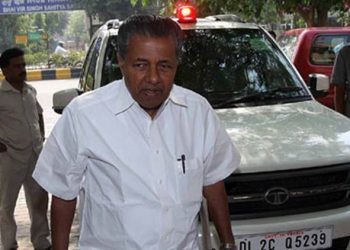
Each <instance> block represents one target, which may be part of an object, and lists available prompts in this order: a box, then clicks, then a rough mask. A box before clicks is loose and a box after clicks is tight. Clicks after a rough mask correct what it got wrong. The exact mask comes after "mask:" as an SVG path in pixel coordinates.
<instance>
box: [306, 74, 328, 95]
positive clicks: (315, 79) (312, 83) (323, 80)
mask: <svg viewBox="0 0 350 250" xmlns="http://www.w3.org/2000/svg"><path fill="white" fill-rule="evenodd" d="M309 89H310V91H311V93H312V95H313V96H314V97H315V98H319V97H325V96H326V95H327V94H328V91H329V78H328V76H326V75H324V74H317V73H313V74H310V75H309Z"/></svg>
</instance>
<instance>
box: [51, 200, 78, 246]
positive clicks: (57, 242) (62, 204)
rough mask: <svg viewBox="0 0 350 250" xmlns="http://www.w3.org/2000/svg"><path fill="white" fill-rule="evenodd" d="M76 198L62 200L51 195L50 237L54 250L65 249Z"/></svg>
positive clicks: (67, 244)
mask: <svg viewBox="0 0 350 250" xmlns="http://www.w3.org/2000/svg"><path fill="white" fill-rule="evenodd" d="M76 203H77V200H76V199H74V200H70V201H66V200H62V199H60V198H58V197H56V196H52V203H51V237H52V247H53V249H54V250H67V249H68V246H69V234H70V230H71V227H72V223H73V218H74V213H75V207H76Z"/></svg>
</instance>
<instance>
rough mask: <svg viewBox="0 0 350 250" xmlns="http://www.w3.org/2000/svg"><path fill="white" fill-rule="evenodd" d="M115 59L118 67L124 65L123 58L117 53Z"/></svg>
mask: <svg viewBox="0 0 350 250" xmlns="http://www.w3.org/2000/svg"><path fill="white" fill-rule="evenodd" d="M117 60H118V65H119V67H122V66H123V65H124V59H123V57H121V56H120V55H119V54H117Z"/></svg>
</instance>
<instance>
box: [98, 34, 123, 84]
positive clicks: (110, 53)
mask: <svg viewBox="0 0 350 250" xmlns="http://www.w3.org/2000/svg"><path fill="white" fill-rule="evenodd" d="M102 72H103V73H102V78H101V86H104V85H106V84H108V83H110V82H113V81H114V80H117V79H121V78H122V73H121V71H120V68H119V65H118V61H117V36H110V37H109V39H108V42H107V49H106V53H105V57H104V59H103V68H102Z"/></svg>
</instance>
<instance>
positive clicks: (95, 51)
mask: <svg viewBox="0 0 350 250" xmlns="http://www.w3.org/2000/svg"><path fill="white" fill-rule="evenodd" d="M101 43H102V38H101V37H99V38H97V39H96V41H95V42H94V44H93V45H92V46H91V52H90V51H89V54H88V57H87V61H89V62H90V64H89V65H86V67H87V71H86V75H85V84H84V86H83V90H84V92H85V91H90V90H93V89H94V85H95V70H96V65H97V60H98V56H99V51H100V47H101Z"/></svg>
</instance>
